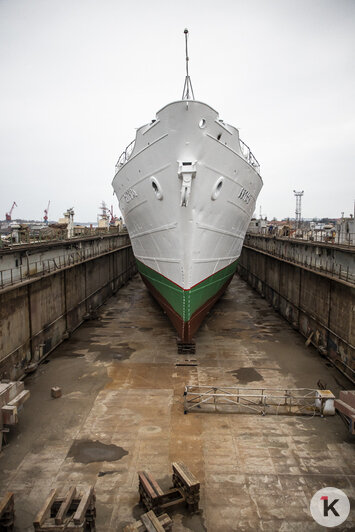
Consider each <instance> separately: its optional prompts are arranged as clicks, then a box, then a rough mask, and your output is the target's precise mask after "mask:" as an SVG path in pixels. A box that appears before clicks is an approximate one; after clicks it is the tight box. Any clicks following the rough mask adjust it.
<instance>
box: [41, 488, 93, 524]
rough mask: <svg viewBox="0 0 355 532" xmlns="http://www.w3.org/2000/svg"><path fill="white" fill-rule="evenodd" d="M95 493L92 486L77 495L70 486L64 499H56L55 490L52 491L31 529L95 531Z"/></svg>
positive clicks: (75, 490) (74, 489)
mask: <svg viewBox="0 0 355 532" xmlns="http://www.w3.org/2000/svg"><path fill="white" fill-rule="evenodd" d="M95 517H96V509H95V493H94V488H93V486H91V487H88V488H86V489H85V490H84V491H83V493H77V489H76V488H75V487H74V486H72V487H70V488H69V489H68V491H67V493H66V495H65V496H64V497H57V489H56V488H55V489H52V490H51V492H50V493H49V495H48V497H47V499H46V501H45V502H44V504H43V506H42V508H41V510H40V511H39V512H38V514H37V516H36V518H35V520H34V521H33V527H34V530H35V531H41V532H61V531H64V530H68V531H78V532H79V531H80V532H84V531H94V530H95Z"/></svg>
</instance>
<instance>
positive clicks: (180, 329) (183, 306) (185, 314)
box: [137, 261, 236, 343]
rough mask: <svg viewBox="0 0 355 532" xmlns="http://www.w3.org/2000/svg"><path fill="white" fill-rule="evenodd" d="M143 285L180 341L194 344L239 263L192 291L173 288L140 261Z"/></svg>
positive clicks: (193, 288) (139, 267)
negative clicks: (171, 325)
mask: <svg viewBox="0 0 355 532" xmlns="http://www.w3.org/2000/svg"><path fill="white" fill-rule="evenodd" d="M137 264H138V271H139V273H140V275H141V277H142V280H143V282H144V283H145V285H146V286H147V288H148V290H149V291H150V292H151V294H152V295H153V297H154V298H155V299H156V300H157V301H158V303H159V304H160V306H161V307H162V308H163V310H164V311H165V312H166V314H167V316H168V317H169V319H170V321H171V323H172V324H173V326H174V327H175V329H176V331H177V333H178V338H179V340H180V341H182V342H185V343H191V342H192V340H193V336H194V334H195V332H196V331H197V330H198V328H199V326H200V325H201V323H202V321H203V319H204V317H205V316H206V314H207V313H208V312H209V310H210V309H211V308H212V307H213V305H214V304H215V303H216V301H217V300H218V299H219V298H220V297H221V295H222V294H223V293H224V292H225V290H226V289H227V287H228V285H229V283H230V282H231V280H232V277H233V275H234V273H235V270H236V263H233V264H231V265H230V266H227V267H226V268H225V269H223V270H221V271H220V272H218V273H217V274H214V275H212V276H211V277H209V278H208V279H206V280H205V281H202V282H201V283H199V284H198V285H196V286H194V287H192V288H191V289H187V290H184V289H182V288H180V287H178V286H177V285H175V286H172V284H171V281H169V279H166V278H164V277H163V276H161V275H160V274H158V273H157V272H156V271H154V270H150V269H149V268H147V267H146V266H145V265H143V264H142V263H140V262H139V261H137Z"/></svg>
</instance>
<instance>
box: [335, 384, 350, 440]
mask: <svg viewBox="0 0 355 532" xmlns="http://www.w3.org/2000/svg"><path fill="white" fill-rule="evenodd" d="M335 408H336V410H337V411H338V412H339V413H340V414H341V415H342V417H343V419H345V421H346V422H347V423H348V425H349V432H350V433H351V434H355V390H342V391H341V392H340V394H339V399H336V400H335Z"/></svg>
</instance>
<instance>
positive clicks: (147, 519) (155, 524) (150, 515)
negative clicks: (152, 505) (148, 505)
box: [141, 510, 164, 532]
mask: <svg viewBox="0 0 355 532" xmlns="http://www.w3.org/2000/svg"><path fill="white" fill-rule="evenodd" d="M141 521H142V523H143V525H144V526H145V528H146V529H147V532H164V528H163V527H162V525H161V524H160V521H159V519H158V518H157V516H156V515H155V513H154V512H153V511H152V510H150V511H149V512H147V513H146V514H143V515H141Z"/></svg>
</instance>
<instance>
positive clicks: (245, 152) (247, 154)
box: [239, 139, 260, 170]
mask: <svg viewBox="0 0 355 532" xmlns="http://www.w3.org/2000/svg"><path fill="white" fill-rule="evenodd" d="M239 143H240V149H241V151H242V154H243V157H244V158H245V159H246V160H247V161H248V163H249V164H251V165H252V166H253V167H254V168H256V169H257V170H259V169H260V164H259V162H258V161H257V159H256V157H255V156H254V155H253V153H252V151H251V149H250V148H249V146H248V145H247V144H245V142H243V141H242V139H239Z"/></svg>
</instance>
